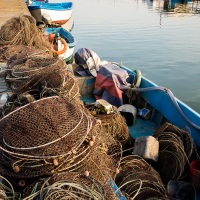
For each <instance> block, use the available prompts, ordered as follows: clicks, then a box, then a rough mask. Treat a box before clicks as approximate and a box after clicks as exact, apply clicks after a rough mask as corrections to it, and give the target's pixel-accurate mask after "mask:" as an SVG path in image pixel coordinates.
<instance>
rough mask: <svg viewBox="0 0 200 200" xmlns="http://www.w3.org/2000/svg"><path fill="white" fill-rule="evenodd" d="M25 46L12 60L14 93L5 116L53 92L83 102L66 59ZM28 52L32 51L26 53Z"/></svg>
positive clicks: (8, 73) (8, 72)
mask: <svg viewBox="0 0 200 200" xmlns="http://www.w3.org/2000/svg"><path fill="white" fill-rule="evenodd" d="M22 49H24V46H23V47H22ZM25 50H26V51H24V50H23V51H22V52H21V53H19V54H15V55H14V56H12V57H10V58H9V60H8V63H9V65H8V67H7V70H6V72H5V81H6V82H7V84H8V85H9V86H10V88H11V89H12V91H13V92H14V94H13V95H12V96H10V97H9V98H8V100H7V103H6V104H5V105H4V107H2V108H1V109H0V110H1V115H0V116H1V118H2V117H3V116H5V115H6V114H8V113H9V112H12V111H13V110H15V109H16V108H18V107H20V106H23V105H26V104H27V103H30V102H33V101H35V100H39V99H41V98H44V97H49V96H60V97H62V98H64V99H66V100H67V101H71V102H74V103H75V104H77V105H83V102H82V101H81V100H80V92H79V85H78V82H77V80H75V78H74V77H73V75H72V74H71V72H70V71H68V70H67V65H66V64H65V63H64V61H62V60H60V59H58V58H52V57H49V56H47V55H44V54H39V53H38V52H35V49H34V48H33V47H32V48H30V47H28V48H25ZM33 52H35V53H33ZM26 53H27V54H29V55H27V56H24V54H26ZM32 53H33V54H32Z"/></svg>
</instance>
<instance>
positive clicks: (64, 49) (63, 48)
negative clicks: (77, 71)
mask: <svg viewBox="0 0 200 200" xmlns="http://www.w3.org/2000/svg"><path fill="white" fill-rule="evenodd" d="M45 32H46V33H47V34H48V35H49V38H50V37H51V36H52V37H53V38H50V40H52V41H51V42H52V43H53V42H57V47H56V49H53V51H54V52H55V54H58V56H59V57H60V58H61V59H63V60H64V61H65V62H66V63H69V62H70V61H71V60H72V59H73V53H74V47H75V39H74V36H73V35H72V34H71V33H70V32H68V31H67V30H65V29H64V28H62V27H58V28H45ZM55 40H56V41H55Z"/></svg>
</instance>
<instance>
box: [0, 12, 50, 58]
mask: <svg viewBox="0 0 200 200" xmlns="http://www.w3.org/2000/svg"><path fill="white" fill-rule="evenodd" d="M0 35H1V37H0V46H6V45H26V46H34V47H36V48H38V49H41V50H45V51H47V52H48V53H49V54H50V55H53V53H52V52H51V51H50V49H51V44H50V42H49V41H48V40H47V39H46V38H45V37H44V36H43V35H42V33H41V32H40V31H39V28H38V27H37V26H36V21H35V19H34V17H32V16H28V15H21V16H19V17H13V18H11V19H9V20H8V21H6V22H5V23H4V24H3V25H2V26H1V29H0Z"/></svg>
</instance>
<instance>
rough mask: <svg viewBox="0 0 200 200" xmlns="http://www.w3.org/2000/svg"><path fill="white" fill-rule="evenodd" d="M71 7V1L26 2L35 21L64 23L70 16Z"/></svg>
mask: <svg viewBox="0 0 200 200" xmlns="http://www.w3.org/2000/svg"><path fill="white" fill-rule="evenodd" d="M72 8H73V3H72V2H61V3H47V2H45V1H31V3H28V9H29V11H30V13H31V15H32V16H33V17H34V18H35V19H36V21H37V22H38V23H43V22H45V23H46V24H59V25H62V24H65V23H66V22H67V21H68V20H69V19H70V17H71V16H72Z"/></svg>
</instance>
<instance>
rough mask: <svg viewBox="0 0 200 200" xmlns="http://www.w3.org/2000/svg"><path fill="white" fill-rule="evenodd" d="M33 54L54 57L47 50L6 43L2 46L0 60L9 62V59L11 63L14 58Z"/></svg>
mask: <svg viewBox="0 0 200 200" xmlns="http://www.w3.org/2000/svg"><path fill="white" fill-rule="evenodd" d="M33 54H36V55H37V54H38V55H43V56H47V57H52V56H50V55H49V54H48V53H47V52H46V51H44V50H42V49H38V48H35V47H33V46H25V45H6V46H3V47H1V48H0V62H7V61H8V60H9V62H8V64H9V63H10V62H12V60H18V59H19V60H20V59H23V58H25V57H27V56H30V55H33Z"/></svg>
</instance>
